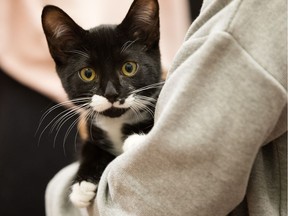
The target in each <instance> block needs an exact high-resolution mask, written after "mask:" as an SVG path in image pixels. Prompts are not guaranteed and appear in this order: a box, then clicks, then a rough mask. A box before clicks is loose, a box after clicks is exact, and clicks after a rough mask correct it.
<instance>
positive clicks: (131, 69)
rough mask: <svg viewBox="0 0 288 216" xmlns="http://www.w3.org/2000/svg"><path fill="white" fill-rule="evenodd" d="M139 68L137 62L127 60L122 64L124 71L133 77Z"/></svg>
mask: <svg viewBox="0 0 288 216" xmlns="http://www.w3.org/2000/svg"><path fill="white" fill-rule="evenodd" d="M137 70H138V65H137V64H136V63H135V62H126V63H125V64H124V65H123V66H122V73H123V74H124V75H125V76H127V77H133V76H134V75H135V74H136V73H137Z"/></svg>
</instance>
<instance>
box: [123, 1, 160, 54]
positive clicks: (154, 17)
mask: <svg viewBox="0 0 288 216" xmlns="http://www.w3.org/2000/svg"><path fill="white" fill-rule="evenodd" d="M118 28H119V29H120V30H121V32H124V33H125V34H127V35H128V36H129V37H130V38H131V40H137V41H138V40H140V41H141V42H143V43H144V44H145V45H146V48H147V49H150V48H154V47H158V45H159V39H160V30H159V28H160V24H159V4H158V1H157V0H134V2H133V4H132V5H131V7H130V9H129V11H128V13H127V15H126V17H125V18H124V20H123V21H122V23H121V24H120V25H119V26H118Z"/></svg>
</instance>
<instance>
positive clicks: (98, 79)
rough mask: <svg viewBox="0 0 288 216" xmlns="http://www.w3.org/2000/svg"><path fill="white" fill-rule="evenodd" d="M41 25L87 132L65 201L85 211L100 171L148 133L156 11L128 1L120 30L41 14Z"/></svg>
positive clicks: (157, 72) (156, 70) (151, 4)
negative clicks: (86, 126)
mask: <svg viewBox="0 0 288 216" xmlns="http://www.w3.org/2000/svg"><path fill="white" fill-rule="evenodd" d="M42 25H43V29H44V32H45V35H46V38H47V42H48V46H49V50H50V53H51V55H52V57H53V59H54V61H55V63H56V70H57V73H58V75H59V77H60V79H61V81H62V85H63V87H64V89H65V91H66V93H67V94H68V97H69V99H70V100H71V101H72V102H73V103H74V104H75V105H76V106H78V107H79V108H81V110H82V113H84V116H85V120H86V121H87V124H88V125H90V126H89V127H88V128H89V129H88V130H87V131H88V132H89V133H90V134H89V136H88V137H87V139H86V140H85V143H84V145H83V148H82V154H81V160H80V167H79V170H78V172H77V175H76V177H75V181H74V184H73V186H72V193H71V195H70V200H71V201H72V202H73V203H74V205H76V206H78V207H86V206H88V205H89V204H90V202H91V200H92V199H93V198H94V196H95V191H96V189H97V184H98V182H99V180H100V176H101V174H102V172H103V171H104V169H105V167H106V166H107V165H108V163H110V162H111V161H112V160H113V159H114V158H115V156H117V155H119V154H121V153H122V152H123V148H124V150H125V149H127V148H128V147H129V145H132V144H133V143H134V142H135V139H136V140H137V139H141V135H139V134H145V133H148V132H149V131H150V129H151V128H152V127H153V116H154V106H155V103H156V100H157V98H158V94H159V91H160V90H159V89H160V87H161V84H163V83H162V82H161V65H160V51H159V37H160V34H159V5H158V2H157V0H134V2H133V4H132V5H131V7H130V10H129V11H128V13H127V15H126V17H125V18H124V20H123V21H122V23H121V24H119V25H101V26H98V27H95V28H92V29H90V30H84V29H82V28H81V27H80V26H79V25H77V24H76V23H75V22H74V21H73V20H72V19H71V18H70V17H69V16H68V15H67V14H66V13H65V12H64V11H62V10H61V9H60V8H58V7H55V6H46V7H45V8H44V9H43V12H42ZM130 135H132V136H130ZM128 136H130V137H129V138H128V139H126V138H127V137H128ZM142 138H143V137H142ZM124 141H125V142H124ZM123 143H124V146H123Z"/></svg>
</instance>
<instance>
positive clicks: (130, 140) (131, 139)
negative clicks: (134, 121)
mask: <svg viewBox="0 0 288 216" xmlns="http://www.w3.org/2000/svg"><path fill="white" fill-rule="evenodd" d="M145 139H146V134H143V133H141V134H133V135H130V136H128V137H127V139H125V141H124V143H123V147H122V149H123V152H126V151H128V150H129V149H131V148H133V146H135V145H137V144H139V143H141V142H143V140H145Z"/></svg>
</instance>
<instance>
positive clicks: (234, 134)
mask: <svg viewBox="0 0 288 216" xmlns="http://www.w3.org/2000/svg"><path fill="white" fill-rule="evenodd" d="M235 2H240V3H241V1H235ZM250 2H251V1H250ZM255 2H256V3H257V1H254V4H255ZM240 3H239V4H238V5H237V4H235V8H232V9H235V11H234V12H235V13H234V12H233V13H234V15H233V17H235V16H237V15H239V14H237V13H236V11H237V8H238V9H239V8H240V9H241V6H242V7H245V6H246V7H247V5H241V4H240ZM258 3H259V1H258ZM266 3H267V2H266ZM266 3H265V2H263V4H261V5H262V6H264V4H266ZM248 6H249V5H248ZM274 6H275V5H274ZM277 7H278V8H274V9H279V8H280V7H281V5H278V6H277ZM225 10H226V11H227V8H226V9H225ZM259 11H261V8H260V9H259ZM206 12H207V11H206ZM262 12H263V13H265V10H264V11H262ZM280 12H281V11H280ZM204 13H205V11H204ZM271 13H274V14H273V16H276V14H275V13H278V12H277V10H276V11H275V10H274V11H273V10H272V11H271ZM231 14H232V12H231ZM218 15H219V14H218ZM248 15H249V14H248ZM281 15H283V14H282V13H281V14H279V13H278V15H277V16H278V18H279V17H280V16H281ZM264 16H266V15H265V14H262V16H260V18H261V19H262V21H263V22H264V21H266V20H267V17H264ZM200 17H201V15H200ZM224 17H225V16H224ZM226 18H227V17H226ZM258 18H259V17H258ZM258 18H257V19H258ZM260 18H259V19H260ZM269 19H271V17H270V18H269ZM230 21H231V22H232V21H234V22H235V19H233V20H232V19H231V20H230ZM236 21H237V20H236ZM260 21H261V20H260ZM274 21H275V20H274ZM278 21H279V19H278ZM278 21H277V22H275V25H276V26H278V28H280V29H281V30H282V28H284V26H283V25H282V24H284V23H283V22H282V21H283V20H282V21H281V22H280V21H279V22H280V24H279V22H278ZM271 22H272V21H271ZM210 23H211V22H210ZM227 23H228V25H229V21H228V22H227ZM230 24H231V23H230ZM267 24H269V23H265V25H267ZM215 26H216V25H214V27H215ZM206 27H207V26H206ZM218 27H219V26H218ZM233 27H235V25H232V26H231V25H230V27H229V29H224V30H227V31H222V30H221V29H220V30H219V29H217V28H215V29H213V31H214V32H213V31H212V30H211V31H210V32H209V34H208V35H203V37H197V38H193V37H192V36H191V37H190V38H188V39H187V41H186V42H185V44H184V45H183V47H182V48H181V49H180V52H179V53H178V57H177V58H176V60H175V62H174V70H173V72H172V73H171V74H170V76H169V78H168V80H167V81H166V84H165V85H164V88H163V90H162V92H161V95H160V97H159V100H158V105H157V109H156V119H155V126H154V128H153V129H152V131H151V132H150V133H149V134H148V135H147V137H146V140H145V141H144V142H142V143H139V144H137V145H135V147H134V148H133V149H131V150H129V151H127V152H125V153H124V154H123V155H121V156H119V157H118V158H116V159H115V161H113V162H112V163H111V164H110V166H109V167H108V168H107V169H106V171H105V172H104V174H103V177H102V180H101V181H100V185H99V188H98V194H97V205H98V209H99V212H100V215H137V216H141V215H153V216H157V215H197V216H202V215H203V216H207V215H215V216H217V215H219V216H220V215H227V214H228V213H229V212H231V211H232V210H233V209H234V208H235V207H236V206H237V205H238V204H239V203H240V202H241V201H242V199H243V197H244V195H245V192H246V187H247V183H248V179H249V175H250V171H251V168H252V165H253V162H254V159H255V157H256V154H257V152H258V150H259V149H260V147H261V146H262V145H263V144H264V142H265V140H266V139H267V138H268V136H269V135H270V134H271V132H272V130H273V129H274V127H275V125H276V123H277V121H278V119H279V117H280V115H281V113H282V111H283V109H284V107H285V104H286V99H287V93H286V90H285V88H284V87H283V86H282V85H281V84H280V83H281V81H280V80H277V73H274V72H275V70H273V67H272V69H271V68H265V67H263V65H262V62H261V61H262V60H263V59H265V58H266V57H267V56H266V55H269V52H267V53H265V54H264V53H263V58H259V57H261V53H258V56H257V55H255V52H254V51H255V49H250V48H251V47H250V48H249V49H247V47H249V46H248V45H249V43H245V44H244V45H243V44H242V42H243V40H242V39H243V38H240V39H237V37H235V35H233V33H234V31H236V30H233ZM254 27H255V26H254ZM203 28H204V27H203ZM252 28H253V26H252ZM192 30H193V29H192ZM228 30H229V31H228ZM230 30H231V31H232V32H231V31H230ZM242 30H243V31H244V30H245V31H250V33H253V31H256V30H255V29H253V31H252V30H251V29H245V28H244V29H242ZM258 31H261V26H260V28H259V29H258ZM197 33H199V31H198V32H197ZM240 33H241V32H239V34H237V36H239V35H240ZM242 33H243V32H242ZM262 33H263V31H262ZM264 33H267V31H264ZM247 34H248V33H247ZM277 34H279V33H276V32H271V35H270V37H273V36H275V35H277ZM188 35H189V34H188ZM266 36H267V35H266ZM243 37H244V36H243ZM276 38H277V37H276V36H275V38H274V40H275V43H274V44H273V46H272V45H271V47H270V48H271V49H275V53H279V55H278V58H279V59H280V62H279V63H280V64H285V63H284V62H285V56H283V52H282V50H277V49H278V48H279V47H277V45H278V44H279V43H281V42H279V41H277V40H276ZM246 39H247V38H246ZM252 39H253V38H252ZM252 39H251V40H252ZM261 39H263V38H254V41H253V42H251V43H252V45H253V46H256V47H257V45H259V46H262V45H263V44H262V42H263V41H261ZM272 40H273V39H272ZM239 41H241V43H240V42H239ZM247 41H248V39H247ZM244 42H245V41H244ZM248 42H249V41H248ZM264 42H265V41H264ZM246 45H247V46H246ZM250 45H251V44H250ZM253 46H252V47H253ZM275 46H276V47H275ZM262 47H263V49H264V46H262ZM266 48H267V47H265V49H266ZM270 54H271V52H270ZM279 59H277V61H279ZM283 59H284V61H282V60H283ZM277 61H276V60H275V59H271V62H270V63H269V66H271V65H273V64H275V65H276V63H275V62H277ZM259 62H261V64H260V63H259ZM281 68H282V69H283V67H280V70H281ZM274 69H275V68H274ZM278 72H279V74H280V73H282V72H283V71H278ZM272 74H273V76H272ZM278 78H279V77H278ZM97 211H98V210H97V209H95V212H97Z"/></svg>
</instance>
